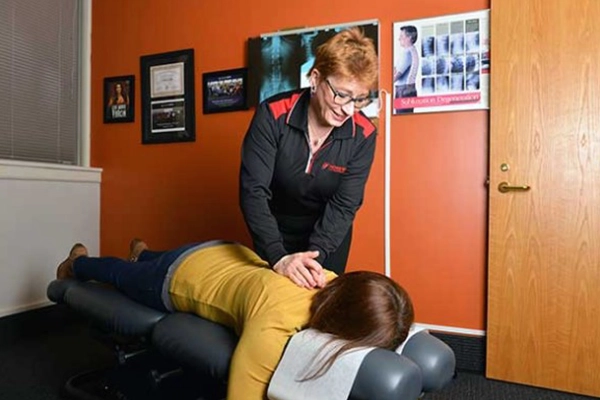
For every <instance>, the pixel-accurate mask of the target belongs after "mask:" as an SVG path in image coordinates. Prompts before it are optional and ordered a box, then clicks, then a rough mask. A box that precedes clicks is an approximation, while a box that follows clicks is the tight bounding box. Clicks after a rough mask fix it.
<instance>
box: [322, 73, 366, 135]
mask: <svg viewBox="0 0 600 400" xmlns="http://www.w3.org/2000/svg"><path fill="white" fill-rule="evenodd" d="M315 81H318V84H317V86H316V89H317V90H316V93H315V94H314V96H313V100H314V101H315V103H316V104H315V105H316V109H315V111H316V113H317V117H318V119H319V123H320V124H321V125H326V126H331V127H339V126H342V125H343V124H344V122H346V120H347V119H348V118H350V117H351V116H352V114H354V112H355V111H357V107H355V101H356V102H357V103H359V104H360V103H363V102H361V100H362V99H364V98H367V97H368V96H369V88H368V87H366V86H365V85H364V84H362V83H360V82H358V81H356V80H354V79H347V78H343V77H340V76H336V75H332V76H329V77H327V78H326V79H324V78H320V77H315ZM346 101H348V103H347V104H340V103H343V102H346Z"/></svg>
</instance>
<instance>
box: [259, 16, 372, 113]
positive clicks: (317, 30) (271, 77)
mask: <svg viewBox="0 0 600 400" xmlns="http://www.w3.org/2000/svg"><path fill="white" fill-rule="evenodd" d="M352 26H359V27H361V28H362V29H363V31H364V33H365V35H366V36H367V37H369V38H371V39H373V41H374V43H375V49H376V50H377V51H378V53H379V22H378V21H377V20H370V21H362V22H355V23H347V24H339V25H328V26H321V27H313V28H302V29H295V30H287V31H281V32H276V33H271V34H263V35H261V36H260V37H257V38H251V39H250V40H249V41H248V74H249V79H248V80H249V82H248V91H249V94H248V97H249V101H251V102H252V103H254V105H255V104H256V103H258V102H261V101H263V100H265V99H267V98H268V97H270V96H272V95H274V94H277V93H281V92H285V91H288V90H294V89H298V88H304V87H308V86H309V83H308V79H307V77H306V75H307V73H308V71H309V70H310V68H311V67H312V65H313V62H314V58H315V54H316V50H317V48H318V47H319V46H320V45H321V44H323V43H325V42H326V41H327V40H328V39H329V38H331V37H332V36H334V35H335V34H336V33H338V32H340V31H342V30H344V29H346V28H349V27H352ZM374 95H375V96H377V93H374ZM378 109H379V102H378V101H374V102H373V103H371V105H369V106H368V107H366V108H365V109H363V112H364V113H365V114H366V115H367V116H369V117H375V116H377V111H378Z"/></svg>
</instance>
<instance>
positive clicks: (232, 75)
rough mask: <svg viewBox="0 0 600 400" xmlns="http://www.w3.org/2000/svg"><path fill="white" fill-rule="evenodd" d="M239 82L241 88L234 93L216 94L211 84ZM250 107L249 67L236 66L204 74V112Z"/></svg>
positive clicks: (237, 109)
mask: <svg viewBox="0 0 600 400" xmlns="http://www.w3.org/2000/svg"><path fill="white" fill-rule="evenodd" d="M231 80H235V81H236V82H239V80H241V88H238V89H234V90H235V91H234V92H233V93H225V94H220V93H218V94H214V93H213V92H214V90H211V88H209V86H213V85H215V84H218V83H231V82H230V81H231ZM247 109H248V69H247V68H236V69H228V70H223V71H213V72H205V73H204V74H202V112H203V113H204V114H212V113H221V112H229V111H239V110H247Z"/></svg>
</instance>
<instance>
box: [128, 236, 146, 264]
mask: <svg viewBox="0 0 600 400" xmlns="http://www.w3.org/2000/svg"><path fill="white" fill-rule="evenodd" d="M144 250H148V245H147V244H146V242H144V241H143V240H142V239H138V238H133V239H131V242H129V256H128V257H127V259H128V260H129V261H131V262H136V261H137V260H138V258H139V257H140V254H142V251H144Z"/></svg>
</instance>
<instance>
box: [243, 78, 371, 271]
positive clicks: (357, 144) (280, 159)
mask: <svg viewBox="0 0 600 400" xmlns="http://www.w3.org/2000/svg"><path fill="white" fill-rule="evenodd" d="M309 103H310V92H309V91H308V90H297V91H293V92H287V93H282V94H279V95H276V96H273V97H271V98H269V99H267V100H265V101H264V102H263V103H261V105H260V106H259V107H258V109H257V110H256V113H255V115H254V118H253V119H252V122H251V124H250V127H249V129H248V132H247V134H246V137H245V138H244V144H243V147H242V165H241V171H240V205H241V208H242V212H243V214H244V218H245V220H246V223H247V225H248V227H249V230H250V233H251V235H252V239H253V241H254V247H255V250H256V251H257V252H258V254H259V255H260V256H261V257H263V258H264V259H266V260H267V261H268V262H269V264H270V265H274V264H275V263H277V261H279V259H280V258H281V257H283V256H284V255H286V254H288V250H286V248H288V249H289V248H290V246H289V245H288V246H286V243H285V240H284V237H285V233H286V231H291V230H299V231H300V232H297V233H298V234H300V235H305V236H306V243H307V248H305V249H302V251H306V250H318V251H319V253H320V254H319V257H318V258H317V261H319V262H321V263H322V262H323V260H324V259H325V258H327V255H329V254H331V253H332V252H334V251H335V250H336V249H337V247H338V246H339V244H340V243H341V241H342V240H343V239H344V237H345V236H346V234H347V232H348V230H349V228H350V226H351V225H352V222H353V220H354V217H355V215H356V211H357V210H358V209H359V207H360V206H361V204H362V201H363V196H364V188H365V184H366V181H367V177H368V175H369V171H370V169H371V164H372V162H373V157H374V153H375V138H376V128H375V126H374V125H373V124H372V122H371V121H370V120H369V119H368V118H367V117H366V116H365V115H364V114H363V113H362V112H360V111H358V112H356V113H355V114H354V115H353V116H352V117H351V118H349V119H348V120H347V121H346V122H345V123H344V124H343V125H342V126H340V127H336V128H334V129H333V130H332V131H331V134H330V135H329V137H328V138H327V140H326V141H325V143H324V144H323V145H321V147H320V148H319V150H317V151H316V152H315V153H314V154H312V155H311V151H310V146H309V143H308V140H307V137H308V107H309ZM299 221H300V222H299ZM282 232H283V233H284V234H283V235H282ZM293 233H294V232H292V234H293Z"/></svg>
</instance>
